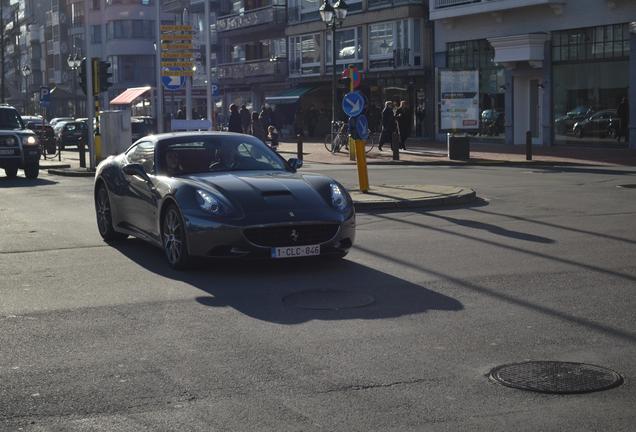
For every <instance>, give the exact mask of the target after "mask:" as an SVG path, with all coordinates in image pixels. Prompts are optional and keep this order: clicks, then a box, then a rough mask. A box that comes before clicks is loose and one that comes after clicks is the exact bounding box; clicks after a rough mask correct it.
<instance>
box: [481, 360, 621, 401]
mask: <svg viewBox="0 0 636 432" xmlns="http://www.w3.org/2000/svg"><path fill="white" fill-rule="evenodd" d="M490 378H491V379H493V380H494V381H496V382H498V383H501V384H503V385H505V386H508V387H513V388H518V389H522V390H530V391H535V392H540V393H556V394H573V393H590V392H595V391H600V390H607V389H610V388H613V387H617V386H619V385H621V384H622V383H623V377H621V376H620V375H619V374H617V373H616V372H614V371H613V370H610V369H607V368H603V367H600V366H594V365H590V364H585V363H569V362H558V361H529V362H524V363H513V364H508V365H503V366H499V367H496V368H494V369H493V370H492V371H490Z"/></svg>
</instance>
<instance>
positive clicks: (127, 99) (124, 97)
mask: <svg viewBox="0 0 636 432" xmlns="http://www.w3.org/2000/svg"><path fill="white" fill-rule="evenodd" d="M151 88H152V87H150V86H146V87H131V88H129V89H126V90H124V91H123V93H121V94H120V95H119V96H117V97H116V98H115V99H113V100H112V101H110V104H111V105H130V104H131V103H132V102H133V101H134V100H135V99H137V98H138V97H139V96H141V95H142V94H144V93H146V92H147V91H148V90H150V89H151Z"/></svg>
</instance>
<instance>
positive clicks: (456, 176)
mask: <svg viewBox="0 0 636 432" xmlns="http://www.w3.org/2000/svg"><path fill="white" fill-rule="evenodd" d="M351 169H352V168H340V167H323V166H313V167H312V166H309V167H305V168H303V170H319V171H321V172H324V173H328V174H330V175H333V176H334V177H336V178H338V179H339V180H341V181H343V182H344V183H345V185H347V186H352V187H353V186H354V185H355V179H356V174H355V172H354V171H351ZM370 179H371V184H372V185H373V184H380V183H393V184H414V183H420V184H441V185H458V186H468V187H473V188H474V189H476V190H477V192H478V195H479V196H480V197H481V198H482V200H481V201H480V202H478V203H475V204H474V205H471V206H465V207H461V208H454V209H439V210H427V211H421V212H413V211H409V212H392V213H391V212H389V213H387V212H377V213H372V214H359V217H358V234H357V243H356V246H355V249H354V250H353V251H352V252H351V253H350V254H349V256H348V257H347V258H346V259H345V260H343V261H342V262H328V261H325V262H323V261H313V260H312V261H303V262H290V261H281V262H272V263H270V262H264V263H248V264H245V263H237V264H230V265H228V264H223V265H219V264H210V265H205V266H203V267H202V268H199V269H196V270H193V271H188V272H175V271H172V270H170V269H168V267H167V265H166V264H165V263H164V258H163V256H162V253H161V251H160V250H159V249H155V248H153V247H151V246H148V245H146V244H143V243H141V242H139V241H136V240H132V239H131V240H127V241H125V242H123V243H122V244H121V245H119V246H117V247H110V246H107V245H105V244H104V243H102V241H101V240H100V238H99V236H98V233H97V229H96V226H95V221H94V219H95V217H94V211H93V204H92V195H91V193H92V192H91V187H92V181H91V179H86V178H63V177H54V176H48V175H46V174H44V175H42V177H41V178H40V179H38V180H37V181H28V180H26V179H19V180H7V179H5V178H0V294H1V296H2V297H1V298H2V302H0V347H2V348H1V350H0V430H30V431H40V430H47V431H48V430H51V431H67V430H69V431H93V430H104V431H211V430H221V431H248V430H254V431H410V430H413V431H415V430H423V431H510V430H515V431H539V430H541V431H552V430H554V431H557V430H558V431H591V430H594V431H596V430H598V431H632V430H634V429H633V428H634V426H633V425H634V424H635V423H636V410H635V409H634V407H635V406H636V390H635V389H634V386H633V382H634V378H635V377H636V362H634V358H636V344H635V342H636V322H635V320H634V310H635V309H636V301H635V291H634V288H635V287H636V283H635V282H636V263H635V262H634V258H635V257H636V222H635V221H636V189H629V188H619V187H617V186H618V185H621V184H636V170H626V169H607V168H606V169H593V168H574V167H573V168H536V169H530V168H506V167H477V166H471V167H410V168H409V167H404V168H395V167H375V168H372V169H371V171H370ZM307 290H345V291H347V292H348V294H349V297H348V298H346V299H344V300H352V299H353V300H357V299H360V300H361V301H368V300H371V299H373V300H374V301H373V303H372V304H370V305H367V306H364V307H358V308H345V309H341V310H335V311H325V310H312V309H302V308H298V307H295V305H294V301H295V300H297V299H298V297H295V296H294V294H295V293H299V292H303V291H307ZM290 296H291V297H290ZM527 359H532V360H563V361H574V362H586V363H592V364H596V365H600V366H605V367H608V368H611V369H613V370H616V371H618V372H619V373H621V374H622V375H623V376H624V378H625V383H624V384H623V385H621V386H620V387H617V388H615V389H612V390H608V391H603V392H597V393H589V394H582V395H569V396H556V395H545V394H539V393H531V392H525V391H521V390H515V389H511V388H508V387H504V386H501V385H499V384H496V383H493V382H491V381H489V380H488V378H487V377H486V375H487V374H488V372H489V371H490V370H491V369H492V368H493V367H495V366H498V365H501V364H506V363H511V362H520V361H524V360H527Z"/></svg>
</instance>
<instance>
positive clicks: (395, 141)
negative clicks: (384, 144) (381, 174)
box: [391, 134, 400, 161]
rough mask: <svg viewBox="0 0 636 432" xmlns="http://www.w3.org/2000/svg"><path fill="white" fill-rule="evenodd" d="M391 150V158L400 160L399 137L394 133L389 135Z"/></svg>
mask: <svg viewBox="0 0 636 432" xmlns="http://www.w3.org/2000/svg"><path fill="white" fill-rule="evenodd" d="M391 150H392V151H393V160H394V161H397V160H400V138H399V136H396V135H395V134H394V135H393V136H392V137H391Z"/></svg>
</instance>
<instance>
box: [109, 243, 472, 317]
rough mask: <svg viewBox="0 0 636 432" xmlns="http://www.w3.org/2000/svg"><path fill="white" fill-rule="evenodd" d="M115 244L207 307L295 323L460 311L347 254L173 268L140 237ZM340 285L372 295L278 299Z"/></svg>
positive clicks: (440, 296) (434, 294) (453, 302)
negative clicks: (329, 300)
mask: <svg viewBox="0 0 636 432" xmlns="http://www.w3.org/2000/svg"><path fill="white" fill-rule="evenodd" d="M115 247H116V249H117V250H118V251H119V252H121V253H122V254H123V255H125V256H127V257H128V258H130V259H131V260H132V261H134V262H136V263H137V264H139V265H140V266H142V267H144V268H146V269H148V270H150V271H152V272H154V273H156V274H158V275H161V276H163V277H166V278H169V279H174V280H179V281H182V282H186V283H188V284H190V285H192V286H194V287H196V288H198V289H200V290H202V291H204V292H205V293H207V294H208V295H204V296H201V297H198V298H197V301H198V302H199V303H200V304H201V305H204V306H208V307H226V306H230V307H232V308H234V309H236V310H237V311H239V312H241V313H243V314H245V315H248V316H251V317H253V318H256V319H259V320H263V321H267V322H273V323H279V324H299V323H303V322H307V321H311V320H348V319H382V318H395V317H400V316H403V315H411V314H417V313H425V312H427V311H432V310H439V311H459V310H462V309H463V306H462V304H461V303H460V302H459V301H457V300H455V299H453V298H451V297H447V296H445V295H443V294H440V293H437V292H434V291H431V290H429V289H427V288H425V287H422V286H419V285H415V284H413V283H411V282H408V281H405V280H403V279H399V278H397V277H394V276H392V275H389V274H386V273H383V272H380V271H377V270H375V269H372V268H370V267H366V266H363V265H360V264H357V263H354V262H351V261H347V260H323V259H309V260H299V261H240V262H238V261H225V262H208V261H204V262H201V263H200V264H199V265H198V266H196V267H195V268H194V269H193V270H189V271H184V272H179V271H175V270H172V269H171V268H170V267H169V266H168V264H167V262H166V261H165V258H164V256H163V252H162V251H161V250H160V249H158V248H155V247H153V246H150V245H148V244H146V243H144V242H142V241H140V240H134V239H131V240H126V241H123V242H121V243H119V244H117V245H116V246H115ZM334 290H344V291H347V293H348V294H351V295H354V296H355V295H359V296H360V297H367V298H368V296H372V297H373V299H374V302H373V303H372V304H370V305H368V306H365V307H358V308H349V309H340V310H314V309H300V308H295V307H292V306H287V305H285V304H284V303H283V299H284V298H285V297H287V296H289V295H290V294H295V293H299V292H302V291H314V292H315V291H334Z"/></svg>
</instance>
